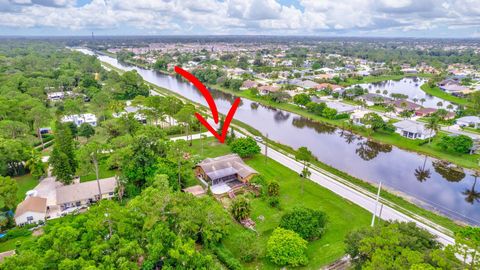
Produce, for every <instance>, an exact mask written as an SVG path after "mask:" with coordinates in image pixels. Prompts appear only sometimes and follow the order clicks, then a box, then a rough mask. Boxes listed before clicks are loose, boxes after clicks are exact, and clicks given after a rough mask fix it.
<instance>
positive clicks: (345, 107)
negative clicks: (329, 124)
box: [325, 101, 357, 113]
mask: <svg viewBox="0 0 480 270" xmlns="http://www.w3.org/2000/svg"><path fill="white" fill-rule="evenodd" d="M325 105H327V107H328V108H331V109H335V110H336V111H337V113H352V112H353V111H355V110H356V109H357V107H356V106H352V105H349V104H345V103H341V102H329V101H327V102H325Z"/></svg>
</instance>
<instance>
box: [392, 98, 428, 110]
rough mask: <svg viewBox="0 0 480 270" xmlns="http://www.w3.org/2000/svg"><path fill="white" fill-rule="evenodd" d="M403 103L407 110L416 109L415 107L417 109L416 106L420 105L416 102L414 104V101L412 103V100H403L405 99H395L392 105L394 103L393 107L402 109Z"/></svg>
mask: <svg viewBox="0 0 480 270" xmlns="http://www.w3.org/2000/svg"><path fill="white" fill-rule="evenodd" d="M403 103H405V104H406V107H405V109H407V110H416V109H418V108H420V107H421V106H420V105H418V104H416V103H413V102H411V101H408V100H405V99H399V100H395V101H394V102H393V105H394V106H395V107H397V108H401V109H403V106H402V104H403Z"/></svg>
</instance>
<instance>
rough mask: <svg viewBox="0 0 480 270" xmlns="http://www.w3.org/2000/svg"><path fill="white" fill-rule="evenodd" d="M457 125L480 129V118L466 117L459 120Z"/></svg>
mask: <svg viewBox="0 0 480 270" xmlns="http://www.w3.org/2000/svg"><path fill="white" fill-rule="evenodd" d="M457 124H458V125H459V126H461V127H469V126H470V127H474V128H480V117H478V116H464V117H461V118H458V119H457Z"/></svg>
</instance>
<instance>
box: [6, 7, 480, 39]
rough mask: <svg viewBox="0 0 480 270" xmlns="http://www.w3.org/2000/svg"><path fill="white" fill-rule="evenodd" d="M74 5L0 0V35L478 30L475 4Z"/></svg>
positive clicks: (478, 10)
mask: <svg viewBox="0 0 480 270" xmlns="http://www.w3.org/2000/svg"><path fill="white" fill-rule="evenodd" d="M75 4H76V0H0V30H1V29H6V28H12V27H15V28H35V29H41V28H42V27H53V28H57V29H65V31H68V30H83V29H86V30H91V29H105V30H108V29H112V30H113V29H119V28H122V27H128V28H129V29H138V30H140V31H145V32H148V33H152V32H158V31H164V33H185V34H201V33H205V34H220V33H221V34H237V33H268V34H270V33H271V34H285V33H290V34H291V33H295V34H321V33H327V32H334V33H335V32H342V33H355V32H357V33H359V32H361V33H368V32H371V33H377V32H378V31H382V32H388V31H392V32H395V31H396V32H398V31H406V32H410V31H419V30H428V29H435V28H437V29H438V28H445V29H453V28H462V27H463V28H467V29H474V28H475V27H476V28H478V27H480V0H441V2H440V1H437V0H415V1H414V0H322V1H317V0H298V4H299V5H300V6H302V9H299V8H298V5H293V4H291V5H288V4H287V5H285V4H283V5H282V4H280V3H279V2H278V1H277V0H223V1H220V0H205V1H196V0H184V1H182V0H135V1H132V0H92V2H91V3H88V4H86V5H83V6H81V7H77V6H75ZM472 32H473V31H472ZM40 34H42V33H40ZM43 34H48V33H43Z"/></svg>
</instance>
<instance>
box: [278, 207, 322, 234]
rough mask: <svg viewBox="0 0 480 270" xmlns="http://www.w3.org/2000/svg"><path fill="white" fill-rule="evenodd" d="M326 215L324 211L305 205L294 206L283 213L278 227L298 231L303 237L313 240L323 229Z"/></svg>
mask: <svg viewBox="0 0 480 270" xmlns="http://www.w3.org/2000/svg"><path fill="white" fill-rule="evenodd" d="M326 223H327V216H326V214H325V213H324V212H322V211H319V210H313V209H310V208H306V207H295V208H293V209H292V210H291V211H289V212H287V213H286V214H285V215H283V217H282V219H281V220H280V227H282V228H285V229H288V230H292V231H294V232H296V233H298V234H299V235H300V236H301V237H302V238H303V239H306V240H315V239H318V238H320V237H321V236H322V234H323V233H324V231H325V224H326Z"/></svg>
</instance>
